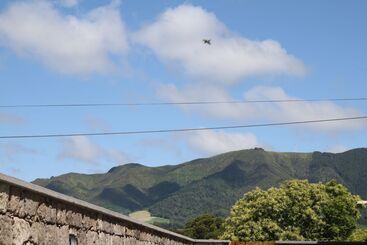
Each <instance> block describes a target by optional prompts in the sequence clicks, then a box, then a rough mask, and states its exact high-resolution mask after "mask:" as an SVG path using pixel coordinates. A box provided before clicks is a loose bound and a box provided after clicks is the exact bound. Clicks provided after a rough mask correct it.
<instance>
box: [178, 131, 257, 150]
mask: <svg viewBox="0 0 367 245" xmlns="http://www.w3.org/2000/svg"><path fill="white" fill-rule="evenodd" d="M183 137H184V139H185V141H186V143H187V144H188V146H189V147H190V148H191V149H192V150H195V151H198V152H201V153H203V154H207V155H214V154H219V153H223V152H229V151H236V150H243V149H249V148H254V147H258V146H261V145H260V144H259V142H258V140H257V138H256V136H255V135H254V134H252V133H227V132H224V131H197V132H194V133H190V134H187V135H185V136H183Z"/></svg>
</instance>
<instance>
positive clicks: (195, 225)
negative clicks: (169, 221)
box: [183, 214, 224, 239]
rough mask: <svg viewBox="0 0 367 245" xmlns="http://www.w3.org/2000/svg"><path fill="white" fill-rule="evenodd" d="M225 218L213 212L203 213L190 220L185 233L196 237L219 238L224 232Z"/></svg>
mask: <svg viewBox="0 0 367 245" xmlns="http://www.w3.org/2000/svg"><path fill="white" fill-rule="evenodd" d="M223 222H224V219H223V218H221V217H217V216H214V215H212V214H203V215H200V216H198V217H196V218H194V219H192V220H190V221H189V222H188V223H187V224H186V225H185V228H184V230H183V234H184V235H186V236H189V237H192V238H195V239H218V238H219V236H220V235H221V234H222V233H223V229H224V228H223V226H222V225H223Z"/></svg>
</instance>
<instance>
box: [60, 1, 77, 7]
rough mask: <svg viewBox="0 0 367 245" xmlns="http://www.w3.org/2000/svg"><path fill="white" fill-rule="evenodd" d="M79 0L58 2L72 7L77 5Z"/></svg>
mask: <svg viewBox="0 0 367 245" xmlns="http://www.w3.org/2000/svg"><path fill="white" fill-rule="evenodd" d="M79 1H80V0H60V3H61V4H62V5H63V6H65V7H69V8H70V7H74V6H76V5H78V3H79Z"/></svg>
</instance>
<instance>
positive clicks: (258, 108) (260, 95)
mask: <svg viewBox="0 0 367 245" xmlns="http://www.w3.org/2000/svg"><path fill="white" fill-rule="evenodd" d="M203 91H205V92H203ZM157 92H158V96H159V97H160V98H162V99H164V100H165V101H170V102H177V101H178V102H180V101H233V100H236V99H234V98H233V97H232V96H231V95H230V94H229V93H228V91H227V90H224V89H222V88H221V87H218V86H208V85H198V84H195V85H190V86H187V87H185V88H180V89H178V88H177V87H176V86H175V85H173V84H167V85H161V86H160V87H159V88H158V91H157ZM292 99H299V98H297V97H293V96H290V95H288V94H287V93H286V92H285V91H284V90H283V89H282V88H280V87H270V86H257V87H254V88H252V89H250V90H248V91H246V92H245V93H244V96H243V98H241V100H292ZM180 107H181V109H183V110H185V111H188V112H193V113H196V114H199V115H204V116H206V117H208V118H215V119H221V120H223V121H228V120H231V121H233V120H235V121H236V122H237V123H249V122H254V121H261V122H269V121H270V122H286V121H307V120H318V119H331V118H343V117H355V116H361V115H362V113H361V112H360V111H358V110H357V109H354V108H351V107H342V106H339V105H337V104H335V103H333V102H306V101H302V102H292V103H245V104H241V103H235V104H212V105H210V104H209V105H200V106H185V105H180ZM297 127H301V128H306V129H311V130H316V131H321V132H328V133H330V132H340V131H344V130H355V129H360V128H362V127H364V124H363V122H361V121H358V120H354V121H340V122H328V123H314V124H303V125H298V126H297Z"/></svg>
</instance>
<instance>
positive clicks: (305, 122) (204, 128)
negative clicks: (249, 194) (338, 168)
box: [0, 116, 367, 139]
mask: <svg viewBox="0 0 367 245" xmlns="http://www.w3.org/2000/svg"><path fill="white" fill-rule="evenodd" d="M361 119H367V116H358V117H344V118H331V119H317V120H307V121H293V122H275V123H263V124H248V125H234V126H217V127H203V128H179V129H158V130H141V131H119V132H96V133H65V134H38V135H5V136H0V139H22V138H23V139H25V138H55V137H69V136H102V135H130V134H153V133H171V132H189V131H203V130H217V129H235V128H256V127H270V126H282V125H296V124H311V123H324V122H336V121H348V120H361Z"/></svg>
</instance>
